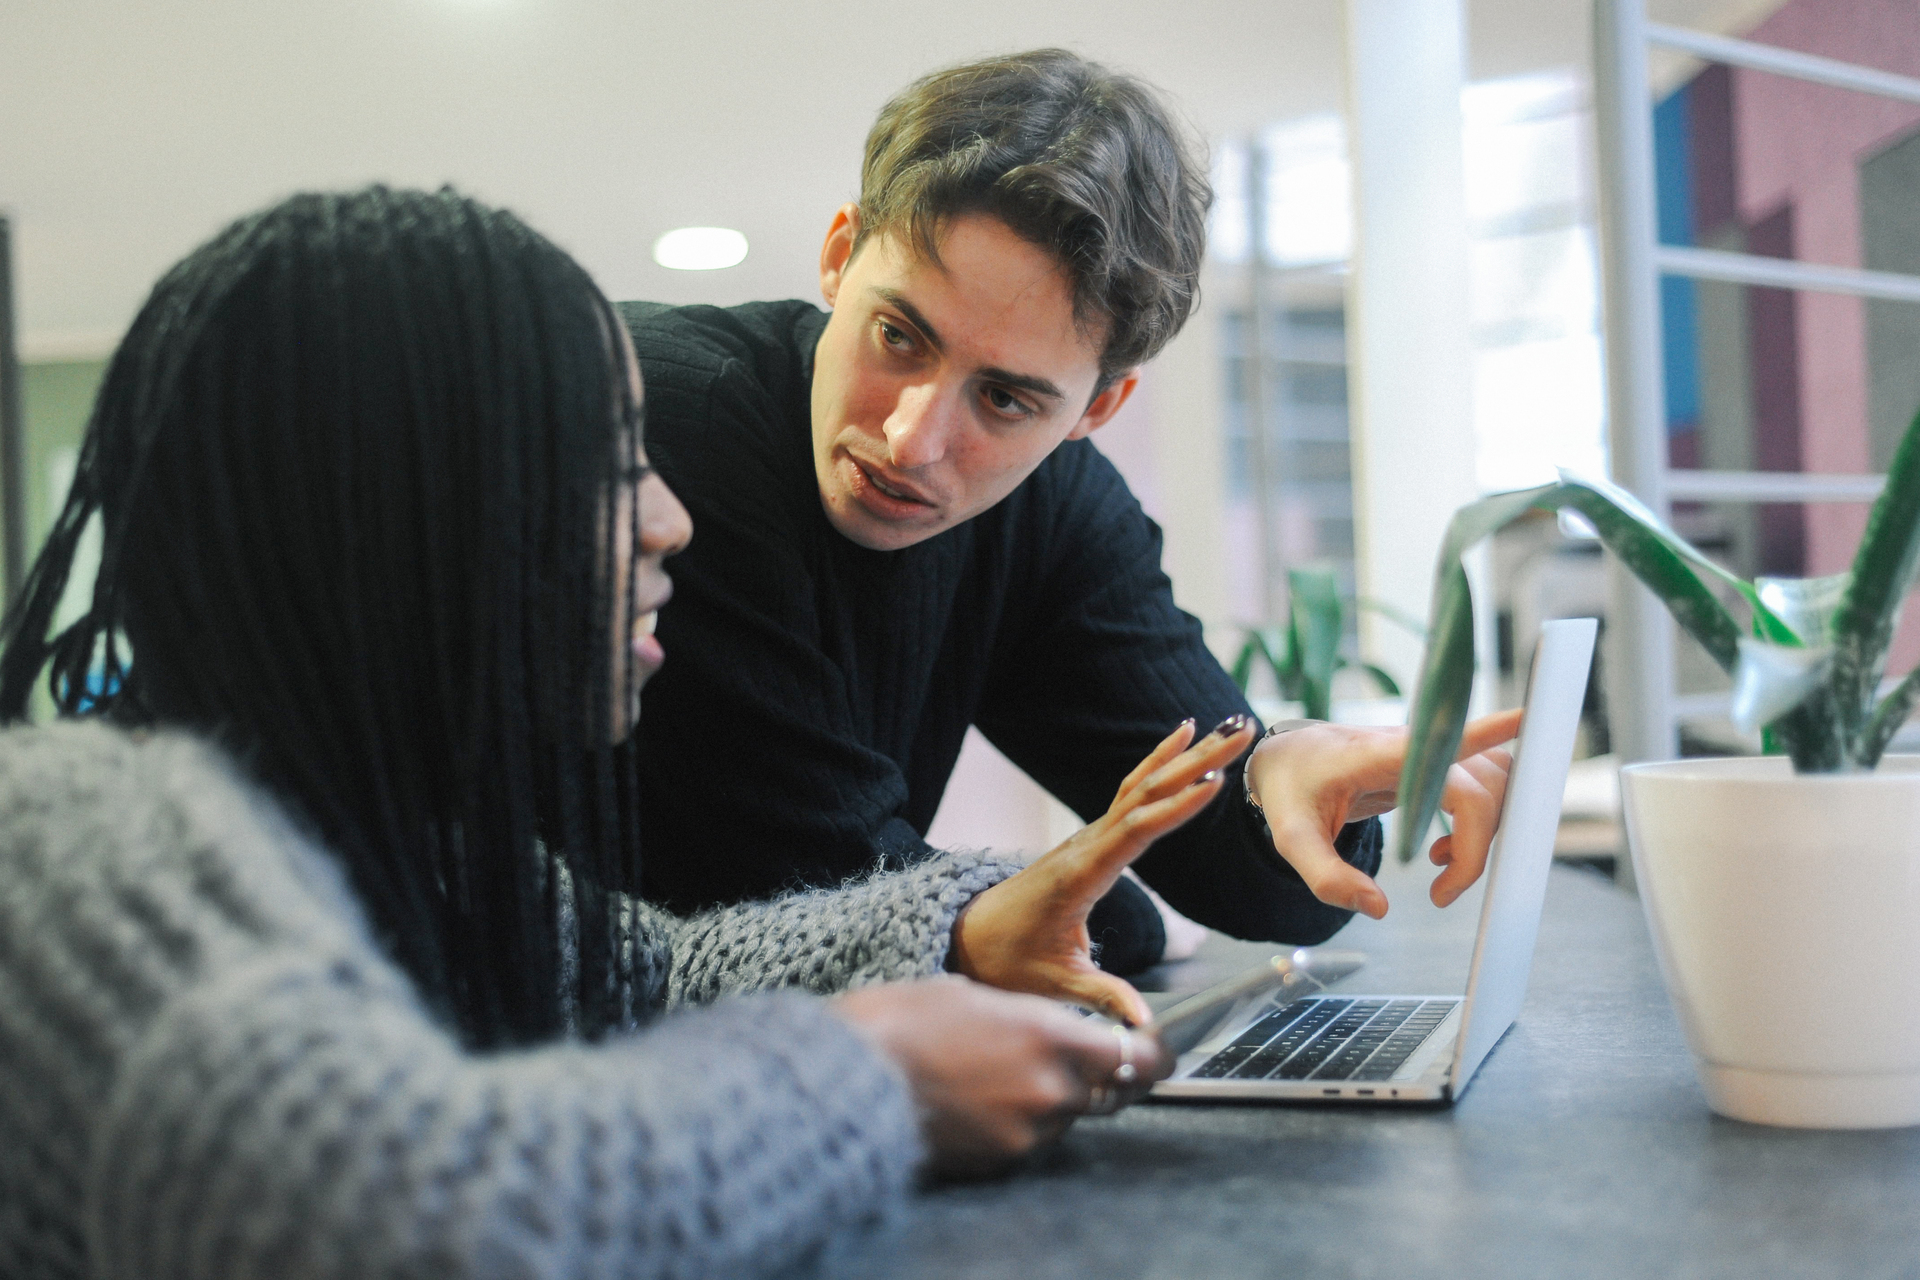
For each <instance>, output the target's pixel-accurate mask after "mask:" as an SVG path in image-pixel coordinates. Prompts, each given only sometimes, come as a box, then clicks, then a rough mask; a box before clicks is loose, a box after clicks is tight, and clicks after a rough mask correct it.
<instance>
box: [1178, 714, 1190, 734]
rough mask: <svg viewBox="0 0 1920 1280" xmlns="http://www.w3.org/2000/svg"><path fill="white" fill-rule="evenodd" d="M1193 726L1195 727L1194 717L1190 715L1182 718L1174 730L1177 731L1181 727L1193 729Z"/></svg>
mask: <svg viewBox="0 0 1920 1280" xmlns="http://www.w3.org/2000/svg"><path fill="white" fill-rule="evenodd" d="M1191 728H1193V717H1192V716H1188V717H1187V718H1186V719H1185V720H1182V721H1181V722H1180V723H1179V724H1177V725H1175V726H1174V731H1175V732H1176V733H1177V732H1179V731H1180V730H1181V729H1191Z"/></svg>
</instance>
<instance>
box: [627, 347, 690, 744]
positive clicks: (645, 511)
mask: <svg viewBox="0 0 1920 1280" xmlns="http://www.w3.org/2000/svg"><path fill="white" fill-rule="evenodd" d="M620 348H621V352H622V354H623V357H624V359H625V361H626V366H627V378H628V381H629V384H630V385H631V386H632V388H633V402H634V404H635V405H639V404H640V403H641V393H642V388H641V385H640V365H639V362H638V361H636V360H635V359H634V356H633V346H632V343H631V342H630V341H629V340H628V338H627V335H626V332H625V330H622V331H621V333H620ZM632 444H633V457H632V460H631V462H630V464H629V465H628V466H627V467H626V468H625V469H624V470H623V471H622V472H621V474H620V475H619V476H618V477H617V479H616V483H615V486H614V510H613V528H612V535H613V570H614V579H613V580H614V592H613V625H612V628H611V632H610V633H611V635H612V636H613V645H614V653H613V689H614V705H613V723H612V726H611V728H612V731H613V740H614V741H615V742H621V741H624V740H625V739H626V737H627V735H629V734H630V733H632V732H633V727H634V725H635V724H637V723H638V722H639V719H640V686H641V685H642V684H645V683H646V681H647V678H648V677H649V676H651V675H652V674H653V673H654V672H655V671H658V670H659V669H660V664H661V663H662V662H663V661H665V660H666V653H665V651H664V650H662V649H661V647H660V641H659V640H658V639H657V638H656V637H655V636H654V633H653V631H654V622H655V620H656V618H657V617H658V616H659V613H660V609H661V607H662V606H663V605H665V604H666V603H667V600H668V598H669V597H670V596H672V595H673V580H672V579H671V578H669V577H668V576H667V571H666V567H665V565H664V564H663V563H662V562H663V561H665V560H666V558H667V557H668V556H670V555H672V554H674V553H675V552H677V551H680V550H682V549H684V548H685V547H686V545H687V543H688V541H690V540H691V539H692V537H693V521H692V520H691V519H690V518H689V517H688V515H687V509H686V508H685V507H683V506H681V505H680V499H678V498H676V497H674V496H673V490H671V489H669V488H667V484H666V481H664V480H662V479H661V478H660V476H659V473H658V472H656V471H654V469H653V468H652V466H650V465H649V464H648V462H647V451H646V445H645V443H644V442H643V440H642V439H641V434H640V432H639V431H638V430H637V429H636V430H635V431H634V432H633V433H632ZM636 509H637V511H638V519H635V511H636Z"/></svg>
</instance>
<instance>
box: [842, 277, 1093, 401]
mask: <svg viewBox="0 0 1920 1280" xmlns="http://www.w3.org/2000/svg"><path fill="white" fill-rule="evenodd" d="M873 293H874V296H875V297H877V298H879V299H880V300H881V301H882V302H884V303H886V304H887V305H888V306H890V307H892V308H893V309H894V310H896V311H898V312H899V313H900V314H901V315H903V316H905V317H906V318H907V321H908V323H910V324H912V325H913V327H914V328H916V329H918V330H919V331H920V336H922V337H923V338H925V339H926V340H927V342H928V344H929V345H930V346H932V347H933V349H934V350H935V351H944V350H945V349H946V348H945V345H944V344H943V343H942V342H941V341H940V333H939V331H938V330H937V329H935V328H934V327H933V326H932V325H930V324H928V323H927V318H926V317H925V316H923V315H921V314H920V308H918V307H916V306H914V305H913V304H912V303H911V302H909V301H907V299H906V296H905V295H904V294H902V293H901V292H900V291H899V290H898V289H880V288H876V289H875V290H874V291H873ZM980 376H981V377H982V378H985V379H986V380H987V381H988V382H997V383H999V384H1000V385H1001V386H1003V387H1012V388H1014V389H1015V390H1017V391H1031V392H1032V393H1033V394H1034V395H1037V396H1045V397H1047V398H1048V399H1050V400H1064V399H1066V395H1065V394H1064V393H1063V392H1062V391H1061V390H1060V388H1059V387H1058V386H1055V385H1054V384H1053V383H1052V382H1051V381H1049V380H1048V379H1046V378H1037V377H1035V376H1033V375H1032V374H1030V373H1015V372H1013V371H1012V370H1010V369H997V368H991V369H982V370H980Z"/></svg>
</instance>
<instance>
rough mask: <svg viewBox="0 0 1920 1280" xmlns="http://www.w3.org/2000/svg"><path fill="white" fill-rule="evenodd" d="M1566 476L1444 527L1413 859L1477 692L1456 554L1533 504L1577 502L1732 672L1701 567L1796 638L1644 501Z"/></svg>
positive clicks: (1466, 592) (1414, 776)
mask: <svg viewBox="0 0 1920 1280" xmlns="http://www.w3.org/2000/svg"><path fill="white" fill-rule="evenodd" d="M1562 474H1563V480H1562V482H1561V483H1560V484H1552V485H1543V486H1541V487H1539V488H1537V489H1520V490H1515V491H1513V492H1511V493H1498V494H1493V495H1492V496H1490V497H1486V498H1482V499H1480V500H1479V501H1478V502H1473V503H1469V504H1468V505H1466V506H1464V507H1462V508H1461V509H1460V510H1459V511H1457V512H1456V513H1454V517H1453V520H1452V521H1451V522H1450V523H1449V524H1448V526H1447V533H1446V537H1445V538H1444V539H1443V541H1442V544H1441V548H1440V558H1439V563H1438V564H1437V566H1436V568H1435V577H1434V596H1433V621H1432V624H1431V626H1430V628H1429V632H1428V641H1427V651H1426V655H1425V657H1424V659H1423V661H1422V663H1421V668H1420V682H1419V684H1418V686H1416V692H1415V695H1414V706H1413V714H1412V716H1411V717H1409V719H1408V726H1409V736H1408V742H1407V758H1406V763H1405V765H1404V766H1403V767H1402V769H1401V772H1400V790H1399V798H1398V805H1399V809H1400V822H1399V823H1398V825H1397V828H1396V836H1395V847H1394V851H1395V855H1396V856H1397V857H1398V858H1399V859H1400V861H1402V862H1408V861H1411V860H1412V858H1413V855H1414V853H1415V852H1416V849H1417V846H1418V844H1419V841H1420V838H1421V837H1422V836H1423V835H1424V834H1425V833H1426V830H1427V828H1428V827H1429V826H1430V825H1431V824H1432V822H1433V818H1434V815H1435V814H1436V813H1437V812H1439V808H1440V796H1441V793H1442V792H1443V791H1444V789H1445V787H1446V775H1447V769H1448V768H1449V767H1450V766H1451V765H1452V764H1453V758H1454V755H1455V754H1456V753H1457V752H1458V751H1459V749H1460V737H1461V732H1462V730H1463V729H1464V728H1465V726H1466V721H1467V704H1468V700H1469V698H1470V697H1471V695H1472V692H1473V670H1474V652H1473V599H1472V593H1471V590H1470V589H1469V587H1468V585H1467V577H1466V572H1465V570H1464V569H1462V568H1461V564H1460V558H1461V556H1462V555H1464V554H1465V553H1466V551H1467V550H1468V548H1470V547H1471V546H1472V545H1473V544H1474V543H1476V542H1478V541H1480V539H1482V538H1484V537H1486V536H1487V535H1488V534H1491V533H1493V532H1494V531H1495V530H1497V529H1499V528H1500V527H1502V526H1503V525H1506V524H1508V523H1510V522H1512V521H1513V520H1515V519H1517V518H1518V517H1519V516H1520V515H1521V514H1522V513H1524V512H1526V511H1528V510H1531V509H1533V508H1535V507H1538V508H1541V509H1543V510H1556V509H1558V508H1560V507H1572V508H1574V509H1575V510H1577V511H1579V512H1580V514H1582V515H1583V516H1585V517H1586V518H1587V520H1588V521H1589V523H1591V524H1592V525H1593V527H1594V529H1595V531H1596V532H1597V533H1598V534H1599V535H1600V539H1601V541H1602V543H1604V544H1605V545H1606V547H1607V548H1608V549H1609V550H1610V551H1612V552H1613V553H1614V554H1615V555H1617V556H1619V557H1620V559H1621V561H1622V562H1623V563H1624V564H1626V566H1627V567H1628V568H1629V569H1631V570H1632V571H1633V572H1634V574H1635V575H1636V576H1637V577H1639V579H1640V580H1641V581H1642V582H1644V583H1646V584H1647V585H1648V586H1649V587H1651V588H1652V589H1653V591H1654V592H1655V594H1657V595H1658V596H1660V598H1661V600H1662V601H1664V602H1665V603H1666V606H1667V608H1668V609H1669V610H1670V611H1671V612H1672V613H1673V615H1674V617H1675V619H1676V620H1677V621H1678V622H1679V623H1680V625H1681V627H1682V628H1683V629H1684V630H1685V631H1686V632H1687V633H1688V634H1689V635H1691V636H1693V637H1694V639H1696V640H1698V641H1699V642H1700V644H1701V645H1702V646H1703V647H1704V648H1705V649H1706V650H1707V652H1708V653H1709V654H1711V655H1712V656H1713V658H1714V660H1715V661H1717V662H1719V663H1720V664H1721V666H1723V667H1725V668H1726V669H1727V670H1729V671H1732V670H1734V669H1735V668H1736V667H1737V666H1738V664H1739V657H1740V628H1739V627H1738V626H1736V625H1735V624H1734V620H1733V618H1732V616H1731V615H1729V614H1728V613H1727V610H1726V606H1725V605H1723V604H1721V603H1720V600H1719V597H1717V596H1715V595H1714V594H1713V592H1712V591H1710V590H1708V588H1707V586H1706V584H1705V583H1704V582H1702V581H1701V578H1700V572H1699V571H1700V570H1702V569H1704V570H1707V571H1709V572H1710V574H1711V575H1712V576H1713V577H1716V578H1718V579H1720V580H1722V581H1726V582H1729V583H1731V584H1732V585H1734V586H1735V587H1736V588H1737V589H1738V590H1739V592H1740V594H1741V596H1742V597H1743V598H1744V599H1746V600H1747V601H1748V603H1749V604H1750V605H1751V606H1752V608H1753V610H1754V616H1755V618H1756V620H1758V619H1762V618H1764V619H1765V620H1766V621H1765V622H1764V623H1763V624H1762V625H1763V626H1764V628H1765V631H1766V633H1767V634H1768V635H1769V637H1771V636H1774V635H1777V636H1779V637H1781V639H1780V641H1779V642H1780V643H1785V644H1791V643H1797V640H1798V638H1797V637H1796V636H1795V635H1794V633H1793V631H1792V630H1791V629H1790V628H1789V627H1787V625H1786V624H1785V623H1784V622H1782V621H1780V619H1778V618H1777V617H1774V616H1773V614H1772V611H1771V610H1769V609H1768V608H1767V606H1766V605H1765V604H1763V603H1762V602H1761V601H1760V599H1759V596H1758V594H1757V593H1756V592H1755V591H1754V589H1753V587H1752V586H1751V585H1750V584H1748V583H1746V582H1744V581H1742V580H1741V579H1739V578H1736V577H1734V576H1733V575H1731V574H1729V573H1728V572H1727V571H1726V570H1724V569H1722V568H1720V567H1719V566H1717V565H1715V564H1714V563H1713V562H1712V561H1710V560H1708V559H1707V558H1706V557H1705V556H1703V555H1701V554H1700V552H1699V551H1697V550H1695V549H1694V548H1693V547H1692V546H1691V545H1689V544H1688V543H1687V541H1686V540H1685V539H1683V538H1681V537H1680V536H1679V535H1678V534H1676V533H1674V532H1673V531H1672V530H1670V529H1668V528H1667V527H1666V526H1665V524H1663V523H1662V522H1661V521H1660V520H1658V519H1656V518H1655V517H1654V516H1653V513H1652V512H1650V511H1648V510H1647V509H1646V507H1645V506H1644V505H1642V504H1641V503H1640V502H1639V500H1638V499H1636V498H1634V497H1633V495H1631V494H1629V493H1627V492H1626V491H1625V490H1623V489H1620V488H1618V487H1617V486H1615V485H1611V484H1607V483H1605V482H1603V481H1591V480H1584V479H1581V478H1579V477H1576V476H1572V475H1568V474H1566V473H1562Z"/></svg>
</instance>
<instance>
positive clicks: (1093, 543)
mask: <svg viewBox="0 0 1920 1280" xmlns="http://www.w3.org/2000/svg"><path fill="white" fill-rule="evenodd" d="M1035 480H1036V481H1038V482H1039V484H1040V485H1044V486H1045V488H1044V490H1038V489H1037V493H1036V496H1037V497H1038V498H1039V500H1037V501H1035V502H1033V503H1032V504H1031V506H1030V510H1031V512H1032V515H1031V516H1030V517H1029V518H1030V521H1031V524H1032V527H1030V528H1029V529H1028V530H1027V531H1026V533H1025V534H1024V537H1025V538H1026V539H1027V540H1028V541H1029V543H1030V544H1031V545H1034V546H1037V547H1040V548H1044V549H1045V551H1046V557H1045V559H1044V561H1043V562H1042V564H1041V567H1040V569H1039V571H1038V572H1039V575H1040V576H1039V579H1038V581H1037V582H1036V583H1035V584H1034V586H1033V587H1032V588H1031V589H1030V590H1029V592H1028V593H1027V594H1028V595H1029V597H1030V598H1031V599H1032V600H1034V601H1035V602H1036V607H1035V608H1034V609H1033V611H1032V613H1031V614H1030V616H1029V619H1028V622H1027V624H1026V626H1025V627H1024V628H1023V629H1022V630H1021V631H1020V632H1019V633H1018V635H1017V637H1016V638H1015V640H1014V642H1013V643H1012V644H1011V645H1010V646H1009V649H1008V650H1007V652H1006V653H1005V654H1003V655H1002V656H1001V657H999V658H998V659H997V661H996V667H995V671H996V679H995V680H994V682H993V684H992V685H991V687H990V688H989V690H988V697H987V699H986V703H985V705H984V706H983V707H982V709H981V712H980V714H979V716H978V718H977V723H978V725H979V727H980V730H981V732H982V733H984V734H985V735H986V736H987V738H988V739H989V740H990V741H992V742H993V744H994V745H995V746H996V747H998V748H999V749H1000V750H1001V751H1002V752H1004V753H1005V754H1006V756H1007V757H1008V758H1009V759H1010V760H1012V761H1013V762H1014V763H1015V764H1017V765H1019V766H1020V767H1021V768H1022V769H1024V770H1025V771H1026V772H1027V773H1028V774H1029V775H1031V776H1032V777H1033V778H1034V779H1035V780H1036V781H1038V782H1039V783H1040V784H1041V785H1042V786H1044V787H1045V788H1046V789H1047V790H1048V791H1050V792H1052V793H1053V794H1054V795H1056V796H1058V797H1059V798H1060V800H1061V801H1062V802H1063V803H1064V804H1066V805H1067V806H1068V807H1070V808H1072V809H1073V810H1074V811H1075V812H1076V813H1078V814H1080V816H1081V817H1082V818H1084V819H1086V820H1088V821H1091V820H1092V819H1093V817H1094V816H1095V815H1097V814H1099V813H1100V812H1102V811H1103V810H1105V808H1106V807H1107V805H1108V803H1110V802H1111V800H1112V798H1113V790H1114V788H1115V787H1116V786H1117V785H1118V784H1119V781H1120V779H1121V778H1123V777H1125V776H1126V774H1127V772H1128V771H1129V770H1130V769H1132V768H1133V766H1134V765H1135V764H1136V763H1138V762H1139V760H1140V759H1141V758H1142V757H1144V756H1145V755H1146V754H1147V752H1149V751H1151V750H1152V749H1153V747H1154V746H1155V745H1156V744H1157V743H1158V742H1159V741H1160V740H1161V739H1162V738H1164V737H1165V736H1166V735H1167V734H1168V733H1169V732H1170V731H1171V730H1172V729H1173V727H1174V726H1175V725H1176V724H1178V723H1179V722H1180V721H1181V720H1183V719H1185V718H1186V717H1188V716H1192V717H1194V718H1195V719H1196V720H1197V722H1198V731H1199V732H1200V733H1206V732H1208V731H1209V730H1211V729H1212V728H1213V726H1214V725H1215V724H1217V723H1219V722H1220V721H1222V720H1224V719H1226V718H1227V717H1228V716H1231V715H1236V714H1240V713H1246V714H1252V711H1251V708H1250V707H1248V705H1247V701H1246V699H1245V697H1243V696H1242V695H1241V693H1240V690H1239V689H1238V688H1236V687H1235V686H1234V683H1233V681H1232V680H1231V679H1230V678H1229V677H1228V675H1227V673H1226V672H1225V671H1224V670H1222V669H1221V666H1220V663H1219V661H1218V660H1216V659H1215V658H1214V656H1213V654H1212V653H1211V651H1209V650H1208V648H1207V647H1206V644H1205V641H1204V640H1203V638H1202V635H1201V630H1200V624H1199V622H1198V621H1196V620H1195V619H1194V618H1193V617H1191V616H1190V615H1188V614H1186V613H1184V612H1182V611H1181V610H1180V609H1179V608H1178V607H1177V606H1176V605H1175V604H1174V601H1173V584H1172V583H1171V582H1170V581H1168V579H1167V576H1166V574H1165V573H1164V572H1162V571H1161V568H1160V547H1161V538H1160V528H1159V526H1158V525H1156V524H1154V522H1153V521H1152V520H1150V519H1148V518H1147V515H1146V513H1145V512H1143V511H1142V510H1141V509H1140V504H1139V502H1138V501H1137V500H1136V499H1135V498H1134V496H1133V495H1132V493H1130V492H1129V491H1128V490H1127V487H1126V483H1125V481H1123V480H1122V479H1121V478H1120V475H1119V473H1118V472H1117V471H1116V470H1115V469H1114V467H1113V465H1112V464H1111V463H1110V462H1108V461H1107V460H1106V459H1105V458H1104V457H1102V456H1101V455H1100V453H1099V452H1098V451H1097V450H1095V449H1094V448H1093V447H1092V445H1091V443H1090V442H1085V441H1082V442H1078V443H1073V444H1068V445H1065V446H1063V447H1062V448H1061V449H1059V450H1058V451H1057V452H1056V453H1055V454H1054V455H1053V456H1052V457H1051V458H1049V459H1048V461H1047V463H1046V464H1045V467H1044V468H1043V471H1042V472H1041V473H1038V474H1036V477H1035ZM1336 847H1337V848H1338V849H1339V851H1340V853H1341V854H1342V856H1344V857H1345V858H1346V859H1347V860H1348V861H1349V862H1351V863H1353V864H1354V865H1355V866H1358V867H1359V868H1360V869H1361V870H1363V871H1366V872H1367V873H1368V874H1372V873H1373V872H1374V871H1376V870H1377V869H1378V868H1379V865H1380V826H1379V822H1378V821H1377V820H1368V821H1366V822H1360V823H1353V824H1351V825H1349V826H1348V827H1347V828H1346V829H1345V830H1344V831H1343V832H1342V833H1341V835H1340V838H1339V839H1338V840H1337V841H1336ZM1134 868H1135V870H1136V871H1137V872H1138V873H1139V874H1140V877H1141V879H1143V880H1145V881H1146V882H1147V883H1148V884H1150V885H1152V886H1153V887H1154V888H1155V889H1157V890H1158V891H1159V892H1160V893H1161V895H1162V896H1164V897H1165V898H1166V900H1167V901H1168V902H1169V903H1171V904H1172V905H1173V907H1174V908H1175V909H1176V910H1178V911H1180V912H1181V913H1182V914H1185V915H1188V916H1191V917H1192V918H1193V919H1195V920H1198V921H1199V922H1200V923H1202V924H1205V925H1208V926H1210V927H1212V928H1215V929H1220V930H1222V931H1224V932H1226V933H1229V934H1232V935H1234V936H1235V937H1240V938H1251V939H1259V940H1262V941H1276V942H1286V943H1292V944H1295V945H1299V944H1307V943H1316V942H1323V941H1325V940H1326V939H1327V938H1329V937H1331V936H1332V935H1333V934H1334V933H1335V932H1336V931H1338V930H1339V929H1340V928H1341V926H1343V925H1345V924H1346V922H1347V921H1348V920H1350V919H1351V918H1352V915H1353V913H1352V912H1350V911H1344V910H1341V909H1338V908H1335V907H1330V906H1328V905H1327V904H1325V903H1323V902H1321V901H1319V900H1318V899H1317V898H1315V897H1314V896H1313V894H1312V892H1311V891H1310V890H1309V889H1308V888H1307V886H1306V883H1305V882H1304V881H1303V880H1302V879H1301V878H1300V876H1299V873H1298V872H1296V871H1294V869H1293V868H1292V866H1290V865H1289V864H1288V863H1287V862H1286V861H1284V860H1283V859H1282V858H1281V857H1280V856H1279V855H1278V854H1277V853H1276V852H1275V851H1274V849H1273V846H1272V844H1271V842H1270V841H1269V840H1268V838H1267V836H1266V833H1265V831H1264V830H1263V829H1262V826H1261V824H1260V821H1259V819H1258V818H1257V817H1256V816H1255V815H1254V813H1253V810H1252V809H1251V807H1250V806H1248V804H1247V803H1246V785H1245V780H1244V778H1243V776H1242V773H1241V771H1240V769H1239V768H1237V767H1236V768H1234V769H1232V770H1231V771H1230V772H1229V774H1228V782H1227V785H1226V786H1225V787H1223V788H1222V789H1221V793H1220V795H1219V796H1218V797H1217V798H1216V799H1215V800H1214V802H1213V803H1212V804H1210V805H1209V806H1207V808H1206V809H1205V810H1203V811H1202V812H1201V813H1200V814H1199V815H1198V816H1197V817H1195V818H1194V819H1193V820H1192V821H1191V822H1189V823H1187V825H1186V826H1184V827H1182V828H1180V829H1179V830H1177V831H1174V832H1172V833H1171V834H1169V835H1166V836H1163V837H1161V838H1160V839H1159V840H1158V841H1156V842H1155V843H1154V845H1153V847H1152V848H1150V849H1149V850H1147V852H1146V854H1145V855H1143V856H1142V857H1141V858H1140V860H1139V861H1138V862H1137V863H1135V864H1134Z"/></svg>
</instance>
